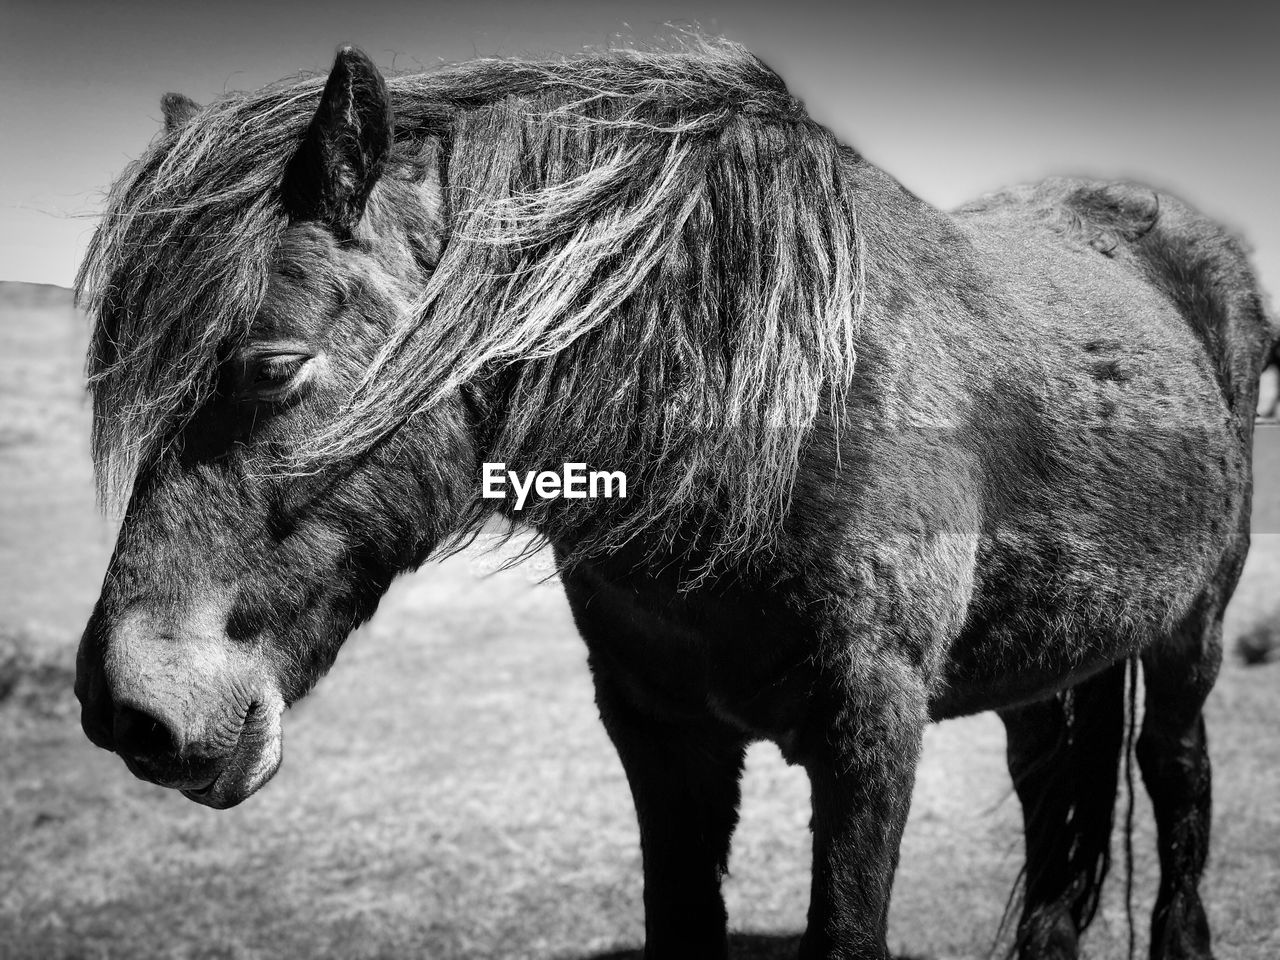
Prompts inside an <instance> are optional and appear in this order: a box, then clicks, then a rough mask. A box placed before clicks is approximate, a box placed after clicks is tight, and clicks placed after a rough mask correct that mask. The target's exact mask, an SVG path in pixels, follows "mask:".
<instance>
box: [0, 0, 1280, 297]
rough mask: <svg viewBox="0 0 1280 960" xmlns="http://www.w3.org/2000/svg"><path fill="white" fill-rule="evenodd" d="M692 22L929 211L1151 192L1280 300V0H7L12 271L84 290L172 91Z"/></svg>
mask: <svg viewBox="0 0 1280 960" xmlns="http://www.w3.org/2000/svg"><path fill="white" fill-rule="evenodd" d="M682 28H696V29H699V30H701V31H702V32H704V33H710V34H717V35H724V36H728V37H731V38H733V39H735V40H739V41H741V42H743V43H745V44H746V45H747V46H749V47H751V48H752V49H754V50H755V51H756V52H757V53H759V54H760V55H761V56H762V57H763V58H764V59H765V60H766V61H767V62H768V63H769V64H770V65H771V66H773V67H774V68H775V69H776V70H777V71H778V72H779V73H781V74H782V76H783V77H784V78H785V79H786V80H787V81H788V83H789V85H790V86H791V88H792V90H793V92H795V93H797V94H798V95H799V96H800V97H801V98H802V99H804V100H805V102H806V103H807V104H808V107H809V110H810V112H811V113H812V114H813V115H814V116H815V117H817V118H818V119H819V120H821V121H822V122H824V123H825V124H827V126H829V127H830V128H831V129H833V130H834V131H835V132H836V133H837V134H838V135H839V136H840V137H841V139H843V140H845V141H846V142H848V143H851V144H852V145H854V146H855V147H857V148H858V149H859V150H860V151H862V152H863V153H864V154H865V155H866V156H867V157H868V158H869V159H870V160H872V161H873V162H875V163H877V164H878V165H879V166H881V167H883V168H884V169H885V170H887V171H888V172H890V173H891V174H893V175H894V176H896V177H897V178H898V179H899V180H901V181H902V182H903V183H905V184H906V185H907V186H908V187H909V188H911V189H912V190H913V191H915V192H916V193H917V194H919V195H920V196H922V197H924V198H925V199H926V200H928V201H930V202H932V203H934V204H937V205H939V206H942V207H947V206H952V205H955V204H958V203H960V202H963V201H964V200H966V199H968V198H970V197H973V196H976V195H978V194H980V193H982V192H985V191H988V190H993V189H996V188H999V187H1001V186H1005V185H1008V184H1011V183H1017V182H1024V181H1028V180H1034V179H1036V178H1039V177H1042V176H1045V175H1049V174H1088V175H1094V176H1104V177H1118V176H1123V177H1128V178H1134V179H1139V180H1143V181H1145V182H1148V183H1151V184H1153V185H1157V186H1161V187H1164V188H1167V189H1171V190H1173V191H1175V192H1176V193H1178V194H1179V195H1181V196H1182V197H1183V198H1184V199H1187V200H1189V201H1190V202H1191V203H1193V204H1194V205H1196V206H1198V207H1199V208H1200V209H1202V210H1204V211H1206V212H1208V213H1211V214H1213V215H1215V216H1217V217H1219V218H1220V219H1222V220H1223V221H1225V222H1227V223H1228V224H1230V225H1231V226H1233V227H1234V228H1235V229H1237V230H1239V231H1240V232H1241V233H1242V234H1243V235H1244V236H1245V237H1246V238H1247V239H1248V241H1249V242H1250V243H1251V244H1252V245H1253V247H1254V248H1255V251H1256V254H1255V262H1256V263H1257V264H1258V266H1259V268H1260V272H1261V274H1262V277H1263V281H1264V285H1265V286H1267V287H1269V289H1270V290H1271V291H1273V293H1274V294H1276V295H1277V297H1278V298H1280V187H1277V183H1276V177H1277V171H1280V55H1278V54H1277V50H1278V48H1280V5H1277V4H1268V3H1259V2H1247V3H1246V2H1235V0H1229V2H1217V3H1206V2H1203V0H1197V2H1195V3H1179V2H1173V0H1170V2H1164V3H1159V4H1148V3H1128V4H1126V3H1122V2H1119V0H1113V2H1111V3H1105V4H1104V3H1093V2H1088V0H1080V2H1071V3H1053V4H1036V3H1031V2H1021V3H987V4H983V3H980V2H976V0H974V2H966V3H953V2H946V3H944V2H929V3H914V4H913V3H904V2H898V3H887V2H871V3H859V2H844V3H829V4H824V3H804V2H796V0H769V2H767V3H763V2H759V0H749V2H745V3H743V2H738V3H726V2H718V3H716V2H697V0H684V2H665V0H664V2H650V3H637V2H620V0H619V2H615V0H594V2H569V0H559V2H537V0H524V2H513V0H506V2H494V0H463V2H454V3H447V4H442V3H433V2H429V0H412V2H410V0H361V2H358V3H356V2H350V0H348V2H345V3H342V2H332V0H313V2H307V3H291V4H286V3H279V4H270V3H260V2H229V3H216V2H213V0H205V2H200V3H194V2H189V0H165V2H162V3H161V2H128V0H116V2H111V3H104V2H101V0H40V2H31V0H0V280H26V281H34V282H43V283H56V284H61V285H69V284H70V283H71V279H72V277H73V275H74V272H75V268H76V265H77V264H78V261H79V259H80V257H81V256H82V255H83V250H84V247H85V244H86V243H87V242H88V238H89V236H90V233H91V231H92V228H93V224H94V216H95V214H96V213H97V212H98V210H100V208H101V205H102V200H103V195H104V192H105V189H106V188H107V187H108V186H109V184H110V183H111V181H112V179H113V178H114V177H115V176H116V175H117V174H118V173H119V172H120V170H121V169H122V168H123V167H124V165H125V164H126V163H127V162H128V161H129V160H130V159H131V158H133V157H136V156H137V155H138V154H139V153H141V151H142V150H143V149H144V147H145V146H146V143H147V141H148V140H149V139H150V138H151V137H152V136H153V135H154V133H155V132H156V131H157V129H158V126H159V123H160V107H159V101H160V95H161V94H162V93H164V92H165V91H167V90H177V91H180V92H183V93H186V94H188V95H189V96H192V97H194V98H195V99H197V100H200V101H202V102H203V101H206V100H208V99H210V98H213V97H217V96H218V95H220V94H221V93H222V92H224V91H226V90H231V89H251V88H254V87H258V86H261V85H262V84H265V83H268V82H270V81H273V80H276V79H279V78H281V77H284V76H288V75H292V74H297V73H298V72H300V71H320V70H324V69H325V68H327V66H328V65H329V63H330V62H331V59H332V56H333V51H334V49H335V48H336V47H337V46H338V45H339V44H341V43H346V42H350V43H355V44H357V45H359V46H361V47H363V48H364V49H365V50H366V51H367V52H368V53H369V54H370V55H371V56H372V57H373V58H374V60H375V61H377V62H378V64H379V65H381V66H382V67H383V68H384V69H387V70H417V69H426V68H430V67H431V66H432V65H435V64H439V63H441V62H448V61H456V60H461V59H466V58H468V57H472V56H477V55H521V54H538V55H547V54H561V53H563V54H569V53H573V52H576V51H579V50H581V49H583V47H585V46H591V47H600V46H603V45H608V44H618V43H619V42H622V43H625V42H633V43H642V44H644V43H651V42H652V41H653V40H654V39H655V38H660V37H661V36H663V35H670V33H671V32H672V30H673V29H682Z"/></svg>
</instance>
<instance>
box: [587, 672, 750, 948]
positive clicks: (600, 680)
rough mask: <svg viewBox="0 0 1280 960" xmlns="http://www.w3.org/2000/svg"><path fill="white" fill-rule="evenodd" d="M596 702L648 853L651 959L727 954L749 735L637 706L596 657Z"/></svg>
mask: <svg viewBox="0 0 1280 960" xmlns="http://www.w3.org/2000/svg"><path fill="white" fill-rule="evenodd" d="M592 673H593V676H594V678H595V685H596V702H597V703H598V704H599V707H600V716H601V719H602V720H603V721H604V726H605V729H606V730H607V731H608V733H609V737H610V739H612V740H613V744H614V746H615V747H616V748H617V750H618V756H619V757H620V758H621V760H622V766H623V769H624V770H625V771H626V774H627V781H628V782H629V783H630V785H631V794H632V797H633V798H634V800H635V806H636V816H637V818H638V820H639V822H640V851H641V856H642V858H643V860H644V925H645V949H644V956H645V960H683V958H687V960H723V958H725V957H727V956H728V941H727V935H726V914H725V907H724V899H723V898H722V896H721V894H720V880H721V878H722V877H723V876H724V873H725V870H726V868H727V866H728V861H729V844H730V840H731V838H732V835H733V828H734V827H735V826H736V825H737V821H738V802H739V799H740V790H739V780H740V777H741V775H742V764H743V757H744V753H745V742H744V740H743V739H742V737H741V735H740V734H738V733H737V732H736V731H734V730H732V729H730V728H728V727H726V726H724V725H723V724H721V723H718V722H716V721H714V720H711V719H709V718H708V719H706V720H690V721H687V722H685V721H671V720H663V719H658V718H657V717H654V716H653V715H651V714H650V713H648V712H647V711H645V710H643V709H641V708H638V707H637V706H635V705H634V704H633V702H632V701H631V699H629V698H628V697H627V696H626V695H625V694H623V693H622V692H621V691H620V690H619V689H618V687H617V686H616V685H615V684H614V682H613V680H612V679H611V677H610V676H609V673H608V671H607V670H605V669H603V668H601V667H600V666H598V665H595V664H593V670H592Z"/></svg>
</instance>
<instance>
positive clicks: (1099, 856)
mask: <svg viewBox="0 0 1280 960" xmlns="http://www.w3.org/2000/svg"><path fill="white" fill-rule="evenodd" d="M1000 718H1001V719H1002V720H1003V721H1004V724H1005V729H1006V731H1007V734H1008V762H1009V772H1010V774H1011V775H1012V777H1013V784H1014V788H1015V790H1016V791H1017V794H1018V799H1019V800H1021V801H1022V815H1023V822H1024V825H1025V830H1026V877H1025V883H1026V885H1025V890H1024V895H1023V904H1022V915H1021V917H1020V919H1019V921H1018V938H1017V950H1018V956H1019V957H1020V958H1022V960H1069V958H1074V957H1075V956H1076V953H1077V941H1078V939H1079V935H1080V933H1081V932H1082V931H1083V930H1084V929H1085V927H1087V926H1088V925H1089V922H1090V920H1092V919H1093V914H1094V912H1095V910H1096V909H1097V904H1098V894H1099V891H1100V889H1101V885H1102V881H1103V878H1104V877H1105V876H1106V872H1107V867H1108V865H1109V863H1110V857H1109V851H1110V843H1111V824H1112V815H1113V810H1114V807H1115V797H1116V786H1117V777H1118V771H1119V758H1120V751H1121V747H1122V743H1123V739H1124V664H1123V663H1119V664H1116V665H1114V666H1112V667H1109V668H1108V669H1107V670H1105V671H1104V672H1103V673H1101V674H1098V675H1097V676H1094V677H1091V678H1090V679H1088V680H1086V681H1084V682H1082V683H1080V684H1078V685H1076V686H1075V687H1074V688H1072V689H1071V690H1069V691H1067V692H1066V693H1062V694H1059V695H1058V696H1056V697H1053V698H1052V699H1049V700H1044V701H1041V702H1039V703H1033V704H1029V705H1027V706H1023V707H1018V708H1014V709H1010V710H1003V711H1001V712H1000Z"/></svg>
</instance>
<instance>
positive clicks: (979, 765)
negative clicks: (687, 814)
mask: <svg viewBox="0 0 1280 960" xmlns="http://www.w3.org/2000/svg"><path fill="white" fill-rule="evenodd" d="M82 339H83V329H82V327H81V322H80V320H79V319H78V318H77V317H76V316H75V314H74V312H73V311H72V309H71V308H70V306H69V304H68V302H67V300H66V295H65V291H57V290H53V289H41V288H34V287H21V286H13V285H5V286H0V611H2V612H3V621H4V623H3V625H0V958H31V960H36V958H40V960H46V958H48V960H57V958H67V960H70V958H106V957H113V958H114V957H120V958H150V957H166V958H191V960H194V958H228V960H230V958H237V960H239V958H246V960H247V958H268V957H326V958H327V957H333V958H375V957H388V958H389V957H410V956H419V957H425V958H430V960H447V958H462V957H474V958H480V957H504V958H505V957H513V958H514V957H530V958H533V957H537V958H558V960H605V958H618V960H620V958H622V957H630V956H632V952H633V951H634V950H635V949H636V948H637V947H638V946H639V944H640V943H641V940H642V932H643V923H642V914H641V903H640V892H641V891H640V865H639V852H638V847H637V834H636V827H635V823H634V817H633V814H632V810H631V801H630V797H629V794H628V792H627V788H626V784H625V781H624V779H623V775H622V770H621V768H620V766H619V764H618V761H617V759H616V757H615V756H614V754H613V751H612V748H611V747H610V745H609V743H608V741H607V740H606V738H605V735H604V732H603V730H602V729H601V727H600V724H599V722H598V720H597V719H596V715H595V710H594V706H593V704H592V699H591V690H590V683H589V679H588V676H587V671H586V665H585V657H584V652H583V648H582V645H581V642H580V641H579V640H578V639H577V637H576V635H575V634H574V631H573V628H572V624H571V623H570V619H569V615H568V610H567V608H566V606H565V603H564V601H563V598H562V597H561V595H560V593H559V590H558V588H557V587H556V585H555V584H554V583H546V582H542V580H541V578H542V577H543V576H544V575H545V572H546V570H545V559H542V558H536V559H535V561H534V562H533V564H532V565H526V566H524V567H520V568H516V569H513V570H507V571H503V572H499V573H492V572H491V571H492V569H493V566H494V564H493V558H492V557H487V556H483V555H480V554H477V553H474V552H473V553H469V554H466V555H462V556H459V557H455V558H453V559H451V560H449V561H447V562H445V563H442V564H437V565H433V566H431V567H429V568H426V569H424V570H423V571H421V572H420V573H418V574H416V575H414V576H412V577H408V578H405V579H403V580H402V581H400V582H399V583H398V584H397V585H396V586H395V587H394V588H393V590H392V591H391V593H390V595H389V596H388V597H387V599H386V600H385V601H384V603H383V606H382V609H381V612H380V613H379V614H378V616H377V618H376V619H375V620H374V621H373V622H372V623H371V624H370V625H369V626H368V627H366V628H365V629H364V630H362V631H360V632H359V633H358V634H356V635H355V636H353V637H352V638H351V639H350V640H349V641H348V644H347V648H346V650H345V651H344V654H343V656H342V657H341V658H340V659H339V662H338V666H337V667H336V668H335V669H334V671H333V673H332V674H331V675H330V676H329V677H328V678H327V679H326V680H325V681H324V682H323V683H322V684H321V685H320V687H319V689H318V690H317V691H316V693H315V694H314V695H313V696H312V698H311V699H309V700H307V701H306V702H304V703H303V704H301V705H300V706H298V707H297V708H295V709H294V710H292V711H291V712H290V715H289V716H288V718H287V721H286V741H287V749H286V754H285V763H284V766H283V768H282V769H281V771H280V773H279V775H278V776H277V777H276V779H275V780H274V781H273V782H272V783H271V784H270V785H269V786H268V787H267V788H266V789H265V790H264V791H263V792H262V793H261V794H259V795H258V796H256V797H254V798H252V799H251V800H250V801H249V802H248V803H246V804H244V805H242V806H240V807H238V808H235V809H233V810H230V811H225V812H214V811H211V810H208V809H205V808H203V807H199V806H196V805H195V804H192V803H190V802H188V801H186V800H184V799H183V798H182V797H180V796H179V795H177V794H175V793H172V792H170V791H166V790H162V789H160V788H158V787H153V786H150V785H148V784H144V783H142V782H140V781H138V780H135V779H134V778H133V777H132V776H131V775H129V774H128V772H127V771H126V770H125V769H124V766H123V765H122V764H121V763H120V762H119V760H118V759H116V758H115V757H113V756H111V755H109V754H106V753H104V752H103V751H100V750H97V749H95V748H93V747H92V746H91V745H90V744H89V743H88V741H87V740H85V738H84V736H83V735H82V734H81V732H80V729H79V725H78V716H77V709H76V704H75V701H74V697H73V696H72V695H71V690H70V687H71V678H72V674H73V663H74V651H75V644H76V641H77V639H78V632H79V629H80V627H81V625H82V624H83V622H84V620H85V618H86V617H87V615H88V612H89V608H90V606H91V604H92V602H93V599H94V597H95V595H96V592H97V586H98V580H99V578H100V577H101V575H102V571H103V569H104V566H105V563H106V559H107V555H108V553H109V550H110V546H111V540H112V531H111V530H110V529H109V528H108V527H107V525H106V524H105V523H104V522H103V521H101V520H100V519H98V518H97V517H96V515H95V513H94V511H93V505H92V497H91V482H90V477H89V470H88V465H87V463H86V456H85V452H84V451H85V442H86V440H85V435H86V423H87V412H86V410H85V408H84V405H83V403H82V401H81V398H80V393H79V389H78V375H79V353H80V349H81V343H82ZM1278 439H1280V438H1278V437H1277V436H1276V435H1275V434H1274V433H1271V432H1264V434H1263V436H1262V437H1261V438H1260V446H1259V454H1258V458H1259V477H1260V480H1259V495H1260V504H1259V509H1258V511H1257V518H1256V523H1255V528H1256V529H1258V530H1259V531H1261V532H1262V533H1261V535H1259V536H1258V537H1257V539H1256V542H1255V549H1254V553H1253V555H1252V556H1251V558H1250V562H1249V566H1248V568H1247V570H1246V574H1245V580H1244V583H1243V584H1242V586H1241V589H1240V591H1239V594H1238V597H1237V600H1236V602H1235V604H1234V606H1233V608H1232V610H1231V615H1230V623H1229V633H1230V638H1235V637H1237V636H1238V635H1240V634H1241V633H1242V632H1244V631H1247V630H1249V629H1252V628H1254V627H1256V626H1258V625H1265V624H1268V623H1270V622H1271V621H1272V619H1275V618H1277V613H1278V612H1280V611H1278V608H1280V598H1278V597H1277V589H1276V585H1277V584H1278V583H1280V536H1277V535H1276V532H1277V531H1280V497H1278V496H1277V495H1276V493H1275V492H1274V491H1280V482H1277V483H1276V484H1271V483H1270V482H1269V478H1270V477H1275V478H1277V480H1278V481H1280V443H1277V442H1276V441H1277V440H1278ZM539 560H541V563H542V566H541V568H539ZM1229 642H1231V641H1230V640H1229ZM1278 695H1280V664H1277V663H1275V662H1274V661H1273V662H1270V663H1267V664H1264V665H1261V666H1256V667H1245V666H1243V664H1242V662H1241V661H1240V660H1239V659H1238V658H1236V657H1231V658H1229V661H1228V663H1227V664H1226V665H1225V667H1224V670H1223V674H1222V678H1221V680H1220V682H1219V685H1218V688H1217V690H1216V692H1215V693H1214V696H1213V698H1212V700H1211V701H1210V705H1209V730H1210V736H1211V738H1212V743H1213V752H1214V759H1215V769H1216V808H1215V824H1214V842H1213V859H1212V862H1211V866H1210V870H1209V875H1208V878H1207V881H1206V889H1205V892H1206V900H1207V902H1208V904H1209V906H1210V914H1211V922H1212V923H1213V925H1214V929H1215V935H1216V942H1217V945H1218V956H1219V958H1221V960H1236V958H1240V960H1255V958H1257V960H1262V958H1272V957H1277V956H1280V736H1277V730H1278V729H1280V726H1278V724H1280V702H1278ZM1003 753H1004V736H1003V731H1002V728H1001V726H1000V724H999V722H998V721H997V720H996V719H995V718H994V717H992V716H982V717H975V718H971V719H967V720H962V721H952V722H948V723H944V724H940V725H938V726H935V727H933V728H931V729H930V731H929V733H928V737H927V741H926V750H925V757H924V760H923V763H922V765H921V768H920V775H919V781H918V784H917V788H916V795H915V802H914V805H913V809H912V815H911V821H910V824H909V826H908V829H907V835H906V840H905V844H904V848H903V857H902V867H901V870H900V872H899V875H898V882H897V886H896V893H895V898H894V905H893V913H892V937H891V943H892V944H893V945H894V947H895V948H896V949H900V950H901V951H902V952H903V953H904V954H911V955H913V956H921V957H930V958H936V960H944V958H970V957H982V956H985V955H986V954H987V952H988V949H989V947H990V946H991V941H992V937H993V935H994V933H995V931H996V927H997V925H998V921H999V917H1000V913H1001V909H1002V906H1003V904H1004V901H1005V897H1006V895H1007V893H1008V891H1009V889H1010V887H1011V885H1012V883H1013V880H1014V877H1015V875H1016V873H1017V870H1018V867H1019V865H1020V862H1021V840H1020V834H1019V832H1018V824H1019V816H1020V815H1019V812H1018V807H1017V803H1016V800H1015V799H1014V798H1013V797H1012V796H1011V792H1010V786H1009V779H1008V775H1007V773H1006V772H1005V769H1004V758H1003ZM744 793H745V798H744V803H743V816H742V823H741V827H740V828H739V831H738V834H737V837H736V840H735V845H734V853H733V859H732V863H731V870H732V876H731V877H730V879H729V880H728V882H727V885H726V892H727V897H728V902H729V911H730V917H731V924H732V927H733V929H734V930H735V931H737V933H736V935H735V941H734V945H735V951H736V952H735V956H737V957H740V958H782V957H790V956H792V954H793V953H794V949H795V944H796V937H797V935H798V933H799V931H800V930H801V929H802V927H803V922H804V913H805V908H806V903H807V897H808V867H809V864H808V860H809V852H808V842H809V836H808V826H807V824H808V787H807V784H806V782H805V780H804V777H803V775H802V774H801V772H800V771H798V770H795V769H792V768H788V767H787V766H786V765H785V764H784V763H783V762H782V760H781V758H780V757H779V755H778V753H777V751H776V750H775V749H774V748H772V747H771V746H767V745H761V746H758V747H756V748H753V750H752V752H751V754H750V757H749V762H748V772H747V776H746V780H745V784H744ZM1122 802H1123V800H1122ZM1137 823H1138V828H1137V838H1136V851H1137V856H1136V862H1135V870H1136V874H1137V894H1136V903H1135V906H1136V911H1137V918H1138V933H1139V948H1140V955H1145V945H1144V943H1145V931H1146V924H1147V916H1148V913H1149V909H1150V902H1151V898H1152V896H1153V894H1154V890H1155V879H1156V863H1155V855H1154V843H1153V838H1152V829H1151V818H1150V810H1149V808H1148V806H1147V804H1146V798H1145V796H1144V795H1141V793H1140V795H1139V797H1138V801H1137ZM1116 856H1117V859H1116V863H1117V865H1118V867H1119V870H1118V872H1117V875H1115V876H1113V880H1112V882H1111V883H1110V884H1109V888H1108V891H1107V896H1106V898H1105V902H1104V906H1103V910H1102V914H1101V916H1100V917H1099V919H1098V921H1097V922H1096V924H1095V927H1094V929H1093V931H1092V932H1091V934H1090V937H1089V940H1088V942H1087V954H1088V956H1091V957H1096V958H1109V957H1116V956H1122V955H1123V948H1124V944H1125V943H1126V941H1127V927H1126V922H1125V911H1124V904H1123V898H1122V890H1123V884H1122V883H1121V882H1120V879H1121V877H1120V874H1121V873H1122V870H1123V858H1122V854H1121V851H1120V849H1119V847H1118V846H1117V850H1116Z"/></svg>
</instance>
